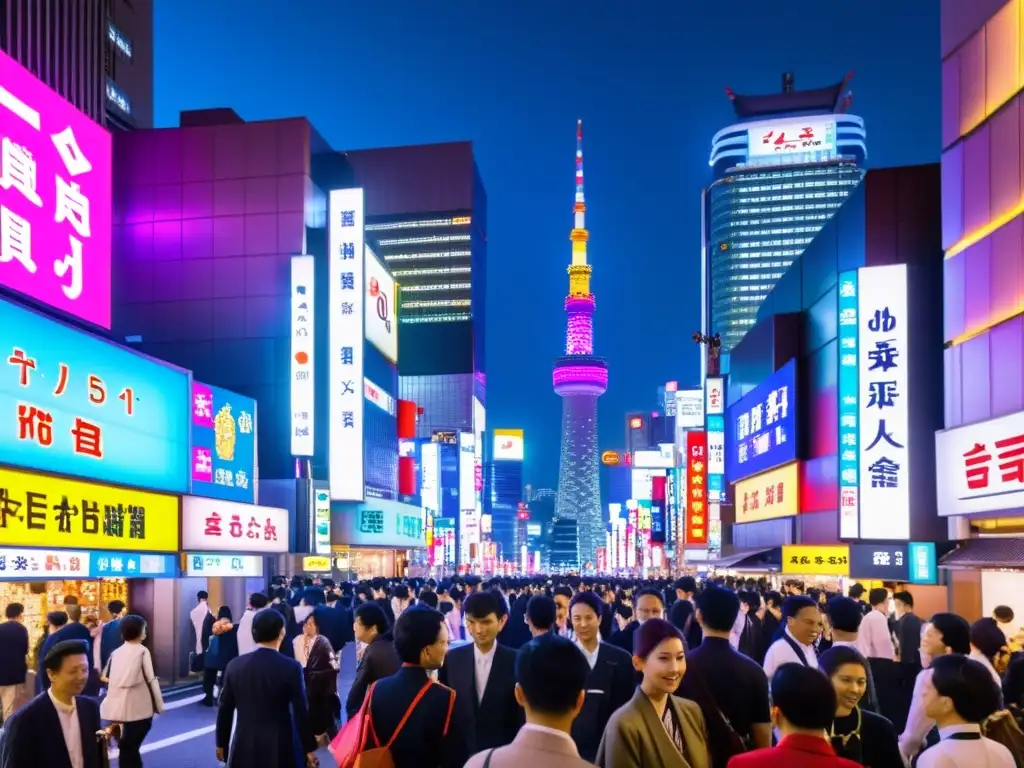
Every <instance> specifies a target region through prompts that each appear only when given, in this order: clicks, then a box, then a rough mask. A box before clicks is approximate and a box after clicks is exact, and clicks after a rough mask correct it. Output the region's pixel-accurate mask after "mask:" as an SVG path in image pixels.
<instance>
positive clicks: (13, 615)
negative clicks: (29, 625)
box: [4, 603, 25, 622]
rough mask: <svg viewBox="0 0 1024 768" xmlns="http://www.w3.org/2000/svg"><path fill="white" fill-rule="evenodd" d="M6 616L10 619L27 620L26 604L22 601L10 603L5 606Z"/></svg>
mask: <svg viewBox="0 0 1024 768" xmlns="http://www.w3.org/2000/svg"><path fill="white" fill-rule="evenodd" d="M4 616H5V617H6V618H7V620H8V621H21V622H24V621H25V606H24V605H22V604H21V603H8V604H7V607H6V608H4Z"/></svg>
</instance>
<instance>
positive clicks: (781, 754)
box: [728, 734, 859, 768]
mask: <svg viewBox="0 0 1024 768" xmlns="http://www.w3.org/2000/svg"><path fill="white" fill-rule="evenodd" d="M728 768H859V764H858V763H855V762H853V761H852V760H847V759H846V758H845V757H836V753H835V751H833V749H832V745H831V744H829V743H828V742H827V741H825V740H824V739H822V738H819V737H817V736H804V735H800V734H794V735H790V736H785V737H783V739H782V741H780V742H779V743H778V744H777V745H776V746H774V747H767V748H765V749H755V750H754V751H753V752H747V753H746V754H743V755H736V756H735V757H733V758H732V759H731V760H729V766H728Z"/></svg>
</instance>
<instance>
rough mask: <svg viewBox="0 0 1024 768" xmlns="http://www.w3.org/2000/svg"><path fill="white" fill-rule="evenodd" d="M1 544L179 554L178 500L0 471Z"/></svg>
mask: <svg viewBox="0 0 1024 768" xmlns="http://www.w3.org/2000/svg"><path fill="white" fill-rule="evenodd" d="M0 541H2V542H3V543H4V544H12V545H15V546H23V547H59V548H71V549H111V550H118V551H122V550H130V551H136V552H176V551H177V550H178V498H177V497H176V496H167V495H164V494H159V493H148V492H146V491H136V490H132V489H129V488H115V487H113V486H108V485H95V484H92V483H83V482H80V481H78V480H65V479H63V478H58V477H50V476H47V475H36V474H30V473H28V472H16V471H14V470H9V469H0Z"/></svg>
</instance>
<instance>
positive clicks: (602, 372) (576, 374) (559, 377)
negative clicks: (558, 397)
mask: <svg viewBox="0 0 1024 768" xmlns="http://www.w3.org/2000/svg"><path fill="white" fill-rule="evenodd" d="M552 380H553V382H554V385H555V386H556V387H560V386H563V385H566V384H600V385H603V386H607V385H608V369H607V368H602V367H601V366H599V365H567V366H564V367H562V368H555V370H554V372H553V374H552Z"/></svg>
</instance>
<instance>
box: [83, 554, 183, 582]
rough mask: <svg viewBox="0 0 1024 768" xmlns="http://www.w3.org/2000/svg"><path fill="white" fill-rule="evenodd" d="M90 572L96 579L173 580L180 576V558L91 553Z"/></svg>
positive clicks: (173, 556)
mask: <svg viewBox="0 0 1024 768" xmlns="http://www.w3.org/2000/svg"><path fill="white" fill-rule="evenodd" d="M89 571H90V575H91V576H92V578H94V579H100V578H120V579H161V578H163V579H173V578H176V577H177V576H178V558H177V556H176V555H143V554H137V553H134V552H131V553H123V552H91V553H89Z"/></svg>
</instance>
